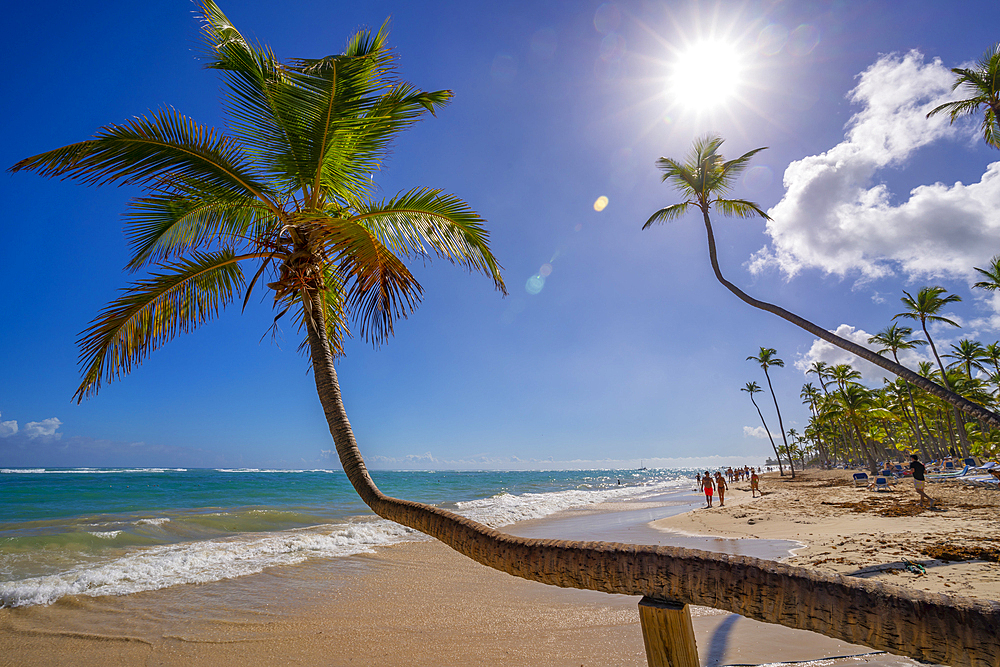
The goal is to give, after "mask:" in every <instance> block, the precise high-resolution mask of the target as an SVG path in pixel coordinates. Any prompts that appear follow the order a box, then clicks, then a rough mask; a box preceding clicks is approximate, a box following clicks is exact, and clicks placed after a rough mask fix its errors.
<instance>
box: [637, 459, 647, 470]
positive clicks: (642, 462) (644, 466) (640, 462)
mask: <svg viewBox="0 0 1000 667" xmlns="http://www.w3.org/2000/svg"><path fill="white" fill-rule="evenodd" d="M639 465H640V466H642V467H641V468H639V469H638V470H640V471H641V470H646V463H645V461H642V460H640V461H639Z"/></svg>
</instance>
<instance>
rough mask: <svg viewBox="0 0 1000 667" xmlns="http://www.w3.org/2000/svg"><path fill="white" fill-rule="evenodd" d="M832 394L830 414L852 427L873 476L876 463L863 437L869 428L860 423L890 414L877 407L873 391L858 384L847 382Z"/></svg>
mask: <svg viewBox="0 0 1000 667" xmlns="http://www.w3.org/2000/svg"><path fill="white" fill-rule="evenodd" d="M833 396H834V398H835V400H834V401H833V402H832V403H831V405H830V410H829V411H830V414H831V415H833V416H836V417H840V418H843V419H845V420H846V421H847V422H848V423H849V424H850V425H851V426H852V427H853V428H854V433H855V435H856V436H857V438H858V442H859V443H860V445H861V451H862V452H863V454H864V456H865V459H866V461H867V463H868V469H869V472H871V474H872V475H873V476H874V475H875V474H877V473H878V464H877V463H876V461H875V457H874V455H873V454H872V451H871V448H870V447H869V446H868V438H866V437H865V432H866V431H868V430H869V429H868V428H867V427H866V426H862V424H864V423H865V422H866V421H867V420H868V419H870V418H872V417H876V416H878V417H891V414H890V413H889V412H888V411H887V410H885V409H883V408H881V407H879V405H878V401H877V398H876V396H875V392H873V391H871V390H870V389H866V388H865V387H862V386H861V385H858V384H848V385H846V386H844V387H842V388H840V389H838V390H837V391H835V392H834V393H833Z"/></svg>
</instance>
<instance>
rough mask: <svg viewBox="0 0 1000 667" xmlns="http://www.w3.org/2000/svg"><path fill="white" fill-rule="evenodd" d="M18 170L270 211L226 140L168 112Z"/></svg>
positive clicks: (249, 169)
mask: <svg viewBox="0 0 1000 667" xmlns="http://www.w3.org/2000/svg"><path fill="white" fill-rule="evenodd" d="M22 169H26V170H32V171H36V172H38V173H39V174H40V175H42V176H60V177H63V178H73V179H78V180H81V181H83V182H84V183H85V184H87V185H105V184H109V183H117V184H119V185H130V184H138V185H150V184H153V185H155V186H156V187H158V188H170V187H171V186H172V183H174V182H176V183H177V185H178V186H179V187H189V186H191V185H192V184H196V185H197V187H198V188H199V189H201V190H203V191H207V192H214V193H217V194H218V195H220V196H230V197H244V198H249V197H255V198H259V199H261V200H262V201H264V202H265V203H268V204H270V205H272V207H273V203H272V202H271V193H270V190H269V189H268V188H267V186H266V185H264V183H263V182H261V181H260V180H259V179H258V175H257V174H256V171H255V169H254V168H253V166H252V165H251V164H250V163H249V162H248V161H247V160H246V158H245V157H244V156H243V154H242V151H241V150H240V148H239V146H238V145H237V144H236V143H235V142H234V141H233V140H232V139H230V138H229V137H226V136H224V135H217V134H216V133H215V131H214V130H210V129H207V128H205V127H202V126H200V125H198V124H197V123H195V122H194V121H193V120H191V119H189V118H186V117H184V116H182V115H181V114H179V113H177V112H176V111H174V110H173V109H165V110H162V111H160V112H159V113H158V114H156V115H155V116H152V117H147V116H143V117H142V118H133V119H132V120H130V121H128V122H127V123H126V124H125V125H109V126H105V127H103V128H101V130H99V131H98V133H97V136H96V138H94V139H92V140H90V141H83V142H80V143H77V144H71V145H69V146H65V147H63V148H58V149H56V150H52V151H48V152H46V153H42V154H40V155H36V156H34V157H30V158H26V159H24V160H21V161H20V162H18V163H17V164H15V165H14V166H13V167H11V171H20V170H22Z"/></svg>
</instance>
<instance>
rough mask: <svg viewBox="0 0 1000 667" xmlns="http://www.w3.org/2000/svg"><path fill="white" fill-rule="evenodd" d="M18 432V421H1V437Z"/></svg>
mask: <svg viewBox="0 0 1000 667" xmlns="http://www.w3.org/2000/svg"><path fill="white" fill-rule="evenodd" d="M16 433H17V422H16V421H14V420H13V419H12V420H10V421H6V422H4V421H0V438H7V437H10V436H12V435H15V434H16Z"/></svg>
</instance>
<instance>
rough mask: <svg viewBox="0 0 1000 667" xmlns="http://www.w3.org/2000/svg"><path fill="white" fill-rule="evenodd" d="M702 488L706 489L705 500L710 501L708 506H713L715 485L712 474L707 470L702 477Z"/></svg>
mask: <svg viewBox="0 0 1000 667" xmlns="http://www.w3.org/2000/svg"><path fill="white" fill-rule="evenodd" d="M701 488H702V489H704V490H705V502H706V503H708V507H711V506H712V494H713V493H714V492H715V486H714V485H713V484H712V476H711V475H709V474H708V471H707V470H706V471H705V476H704V477H702V478H701Z"/></svg>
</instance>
